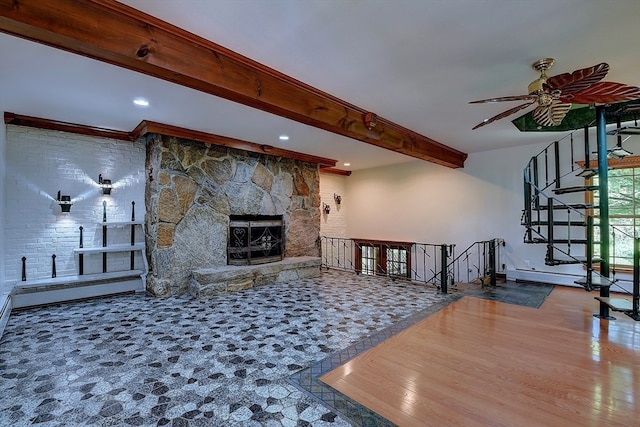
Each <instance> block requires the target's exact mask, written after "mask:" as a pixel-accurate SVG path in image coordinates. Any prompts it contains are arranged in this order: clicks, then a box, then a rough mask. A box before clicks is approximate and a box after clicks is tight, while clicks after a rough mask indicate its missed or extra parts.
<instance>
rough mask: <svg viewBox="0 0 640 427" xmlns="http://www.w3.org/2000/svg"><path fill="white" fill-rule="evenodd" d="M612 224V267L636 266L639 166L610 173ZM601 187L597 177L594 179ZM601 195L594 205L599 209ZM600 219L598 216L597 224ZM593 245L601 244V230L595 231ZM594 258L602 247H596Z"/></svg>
mask: <svg viewBox="0 0 640 427" xmlns="http://www.w3.org/2000/svg"><path fill="white" fill-rule="evenodd" d="M608 177H609V178H608V189H609V223H610V225H611V226H613V228H612V229H611V231H610V232H611V237H610V246H609V254H610V259H609V263H610V265H611V266H618V267H627V266H629V267H630V266H632V265H633V238H634V237H638V236H640V166H639V167H628V168H618V169H612V170H610V171H609V173H608ZM593 183H594V185H598V177H597V176H596V177H594V178H593ZM599 201H600V200H599V197H598V192H597V191H596V192H594V196H593V203H594V205H596V206H598V205H599ZM597 219H598V217H597V216H596V221H597ZM594 241H595V242H599V241H600V229H599V227H595V230H594ZM594 255H595V256H599V255H600V245H599V244H598V243H595V244H594Z"/></svg>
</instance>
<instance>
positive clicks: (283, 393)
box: [0, 270, 452, 427]
mask: <svg viewBox="0 0 640 427" xmlns="http://www.w3.org/2000/svg"><path fill="white" fill-rule="evenodd" d="M451 298H452V297H450V296H446V295H442V294H439V293H437V292H436V291H435V290H434V289H433V288H425V287H423V286H419V285H410V284H402V283H400V282H396V283H393V282H390V281H388V280H386V279H379V278H372V277H367V276H356V275H354V274H352V273H342V272H339V271H333V270H331V271H327V272H323V273H322V275H321V276H320V277H319V278H316V279H305V280H300V281H297V282H294V283H289V284H285V285H272V286H263V287H259V288H254V289H250V290H246V291H242V292H237V293H234V294H229V295H224V296H220V297H216V298H214V299H210V300H207V301H198V300H195V299H192V298H191V297H175V298H168V299H157V298H155V297H152V296H148V295H144V294H129V295H120V296H113V297H105V298H99V299H92V300H86V301H78V302H72V303H65V304H57V305H50V306H46V307H39V308H32V309H27V310H21V311H14V312H13V313H12V314H11V318H10V319H9V323H8V324H7V327H6V329H5V333H4V336H3V337H2V340H1V341H0V390H1V392H0V426H25V425H42V426H155V425H170V426H176V427H177V426H274V427H276V426H284V427H287V426H348V425H354V424H358V422H357V421H354V420H351V419H347V418H345V417H341V416H340V415H338V413H337V412H338V411H335V410H334V409H333V408H331V407H328V406H325V405H323V404H322V403H321V401H320V400H319V399H318V398H317V397H316V396H314V395H313V394H310V393H308V392H305V390H304V388H300V387H299V386H296V382H295V381H294V382H292V381H290V380H289V379H290V378H292V377H295V376H296V374H298V373H300V372H304V371H305V370H308V369H309V368H310V367H311V366H312V365H314V364H317V363H318V362H319V361H321V360H323V359H326V358H328V357H329V356H330V355H332V354H339V353H340V352H341V351H342V352H343V353H344V352H345V351H346V350H345V349H349V348H353V346H352V345H354V343H358V342H360V341H361V340H362V339H363V338H365V337H369V336H371V335H375V334H380V333H381V331H384V330H385V329H386V328H388V327H390V326H392V325H394V324H398V323H399V322H400V321H401V320H402V319H403V318H406V317H408V316H410V315H412V314H415V313H418V312H421V311H424V309H425V308H428V307H430V306H433V305H436V306H437V305H442V304H446V302H447V301H449V300H450V299H451ZM350 351H351V350H348V351H347V353H348V352H350Z"/></svg>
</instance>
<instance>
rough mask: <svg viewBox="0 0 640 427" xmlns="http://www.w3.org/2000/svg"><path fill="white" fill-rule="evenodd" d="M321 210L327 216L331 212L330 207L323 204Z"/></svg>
mask: <svg viewBox="0 0 640 427" xmlns="http://www.w3.org/2000/svg"><path fill="white" fill-rule="evenodd" d="M322 210H323V211H324V213H326V214H328V213H329V212H331V206H329V205H328V204H326V203H325V202H322Z"/></svg>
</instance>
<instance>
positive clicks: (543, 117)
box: [533, 100, 571, 127]
mask: <svg viewBox="0 0 640 427" xmlns="http://www.w3.org/2000/svg"><path fill="white" fill-rule="evenodd" d="M570 109H571V104H569V103H565V102H561V101H558V100H553V102H551V105H548V106H546V107H536V109H535V110H533V120H534V121H535V122H536V123H537V124H539V125H540V126H545V127H550V126H558V125H559V124H560V123H562V119H564V116H566V115H567V113H568V112H569V110H570Z"/></svg>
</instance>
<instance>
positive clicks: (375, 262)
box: [320, 236, 455, 293]
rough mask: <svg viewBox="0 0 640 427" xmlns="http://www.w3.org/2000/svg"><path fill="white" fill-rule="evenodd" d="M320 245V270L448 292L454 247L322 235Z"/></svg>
mask: <svg viewBox="0 0 640 427" xmlns="http://www.w3.org/2000/svg"><path fill="white" fill-rule="evenodd" d="M373 242H375V243H373ZM320 243H321V263H322V267H324V268H327V269H329V268H332V269H339V270H344V271H353V272H355V273H357V274H370V275H377V276H387V277H389V278H390V279H392V280H409V281H412V282H418V283H423V284H427V285H432V286H435V287H436V288H437V289H439V290H441V291H442V292H443V293H447V292H448V289H447V285H448V283H450V279H449V278H448V277H447V272H448V271H447V266H448V264H449V262H450V260H452V259H453V256H454V249H455V245H450V244H432V243H396V242H384V241H363V240H362V239H351V238H342V237H326V236H322V237H320Z"/></svg>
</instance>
